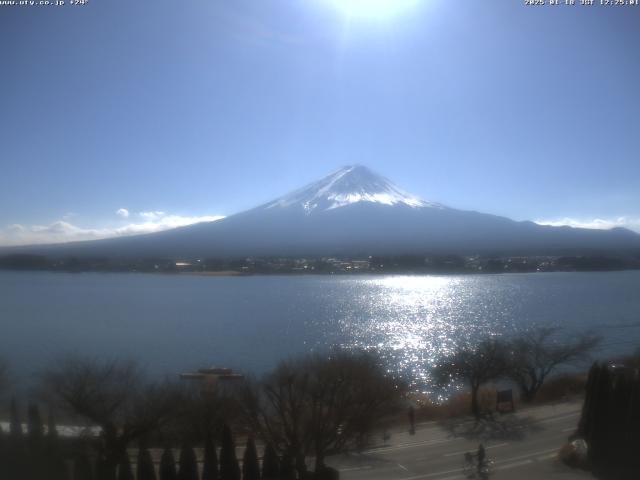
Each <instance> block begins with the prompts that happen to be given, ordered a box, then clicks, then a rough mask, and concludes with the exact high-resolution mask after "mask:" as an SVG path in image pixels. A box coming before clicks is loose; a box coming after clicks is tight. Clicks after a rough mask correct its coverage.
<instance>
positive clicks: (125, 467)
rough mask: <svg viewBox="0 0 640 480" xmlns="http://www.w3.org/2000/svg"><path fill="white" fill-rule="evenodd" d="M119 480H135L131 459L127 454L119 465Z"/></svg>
mask: <svg viewBox="0 0 640 480" xmlns="http://www.w3.org/2000/svg"><path fill="white" fill-rule="evenodd" d="M118 480H134V478H133V470H132V469H131V459H130V458H129V454H128V453H127V452H125V453H124V455H123V456H122V460H120V463H119V465H118Z"/></svg>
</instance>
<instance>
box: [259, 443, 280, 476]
mask: <svg viewBox="0 0 640 480" xmlns="http://www.w3.org/2000/svg"><path fill="white" fill-rule="evenodd" d="M262 478H263V480H278V479H279V478H280V460H279V459H278V454H277V453H276V450H275V448H273V445H272V444H270V443H267V446H266V447H265V449H264V455H263V456H262Z"/></svg>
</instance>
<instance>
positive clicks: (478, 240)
mask: <svg viewBox="0 0 640 480" xmlns="http://www.w3.org/2000/svg"><path fill="white" fill-rule="evenodd" d="M20 250H24V251H29V252H32V253H42V254H46V255H76V256H101V257H104V256H106V257H129V258H133V257H135V258H143V257H170V258H186V257H188V258H196V257H199V258H206V257H238V256H328V255H345V256H349V255H374V254H393V255H400V254H427V255H428V254H504V255H543V254H544V255H546V254H548V255H555V254H558V255H565V254H579V253H589V254H597V253H614V252H615V253H621V252H625V253H626V252H632V251H640V235H638V234H635V233H633V232H631V231H629V230H625V229H613V230H588V229H577V228H569V227H549V226H541V225H537V224H535V223H532V222H516V221H513V220H510V219H508V218H504V217H498V216H495V215H489V214H484V213H478V212H472V211H462V210H456V209H453V208H449V207H446V206H444V205H441V204H438V203H434V202H428V201H425V200H422V199H420V198H417V197H415V196H413V195H410V194H408V193H406V192H404V191H403V190H401V189H400V188H398V187H397V186H395V185H394V184H393V183H391V182H390V181H389V180H387V179H386V178H383V177H380V176H378V175H376V174H375V173H373V172H371V171H370V170H368V169H367V168H365V167H362V166H349V167H345V168H342V169H340V170H338V171H337V172H334V173H332V174H330V175H328V176H326V177H324V178H322V179H320V180H318V181H317V182H314V183H312V184H310V185H307V186H306V187H303V188H301V189H299V190H296V191H294V192H292V193H290V194H288V195H285V196H283V197H280V198H278V199H275V200H273V201H271V202H268V203H266V204H264V205H260V206H258V207H256V208H254V209H252V210H248V211H245V212H242V213H238V214H236V215H232V216H229V217H227V218H225V219H223V220H218V221H216V222H210V223H200V224H196V225H191V226H188V227H182V228H176V229H174V230H169V231H165V232H160V233H154V234H149V235H140V236H136V237H123V238H115V239H108V240H98V241H92V242H78V243H73V244H63V245H55V246H47V247H31V248H28V249H20Z"/></svg>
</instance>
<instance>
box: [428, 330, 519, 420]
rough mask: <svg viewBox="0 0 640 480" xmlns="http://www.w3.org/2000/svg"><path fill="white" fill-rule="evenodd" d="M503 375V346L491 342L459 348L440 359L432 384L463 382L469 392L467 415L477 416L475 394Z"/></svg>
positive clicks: (505, 368) (476, 397) (478, 408)
mask: <svg viewBox="0 0 640 480" xmlns="http://www.w3.org/2000/svg"><path fill="white" fill-rule="evenodd" d="M506 372H507V348H506V345H505V344H504V343H503V342H501V341H499V340H495V339H488V340H484V341H482V342H480V343H479V344H478V345H477V346H476V347H468V346H466V347H460V348H459V349H458V350H456V351H455V352H453V353H452V354H451V355H448V356H445V357H443V358H442V359H441V360H440V362H439V363H438V365H437V366H436V367H435V368H434V370H433V376H434V378H435V380H436V382H437V383H438V384H439V385H441V386H446V385H449V384H450V383H452V382H456V381H462V382H465V383H466V384H467V385H468V386H469V388H470V389H471V413H472V414H473V415H474V416H475V417H476V418H478V417H480V413H481V412H480V407H479V405H478V391H479V390H480V387H481V386H482V385H483V384H485V383H487V382H489V381H492V380H496V379H498V378H500V377H502V376H504V375H505V374H506Z"/></svg>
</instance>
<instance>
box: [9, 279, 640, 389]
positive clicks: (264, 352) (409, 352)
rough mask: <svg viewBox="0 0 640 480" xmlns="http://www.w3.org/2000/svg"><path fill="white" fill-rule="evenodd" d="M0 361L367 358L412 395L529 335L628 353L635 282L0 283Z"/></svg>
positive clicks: (637, 343)
mask: <svg viewBox="0 0 640 480" xmlns="http://www.w3.org/2000/svg"><path fill="white" fill-rule="evenodd" d="M0 325H1V326H2V329H1V332H0V333H1V337H0V356H3V357H5V358H7V359H8V360H9V361H10V362H11V366H12V370H13V372H14V375H17V376H19V377H25V376H26V377H29V376H30V375H32V374H33V373H34V372H36V371H38V370H40V369H42V368H44V367H46V366H47V365H48V364H50V363H51V362H55V361H56V359H58V358H60V357H61V356H63V355H66V354H69V353H80V354H90V355H95V356H99V357H120V356H126V357H133V358H136V359H138V360H139V361H140V362H141V363H142V364H143V365H144V366H145V367H146V369H147V370H148V371H149V372H151V373H153V374H170V375H171V374H176V373H179V372H181V371H184V370H188V369H193V368H199V367H203V366H209V365H222V366H229V367H233V368H236V369H239V370H242V371H245V372H253V373H256V374H259V373H261V372H264V371H266V370H268V369H270V368H271V367H273V366H274V365H275V364H276V363H277V362H278V361H279V360H281V359H283V358H287V357H290V356H293V355H296V354H299V353H301V352H307V351H318V350H325V349H327V348H331V347H332V346H340V347H344V348H365V349H373V350H376V351H378V352H379V353H380V354H381V355H382V356H383V358H384V359H385V361H386V362H387V364H388V366H389V369H390V370H392V371H396V372H402V373H403V374H405V375H407V376H408V377H409V378H410V379H411V380H412V381H413V382H414V384H415V385H416V386H417V387H418V388H420V387H421V385H423V384H424V380H425V379H426V377H427V375H428V371H429V367H430V366H432V365H433V363H434V361H435V360H436V358H437V357H438V356H440V355H442V354H443V353H446V352H449V351H451V350H452V349H453V348H455V347H456V346H457V345H460V344H462V343H466V342H474V341H475V340H476V339H478V338H481V337H483V336H485V335H508V334H512V333H514V332H518V331H520V330H523V329H527V328H531V327H534V326H536V325H557V326H562V327H564V329H565V331H567V332H578V331H584V330H595V331H597V332H598V333H601V334H602V335H603V336H604V342H603V344H602V348H601V350H600V351H599V352H598V354H599V355H602V356H604V355H613V354H618V353H626V352H630V351H633V350H634V349H635V348H637V347H640V272H637V271H634V272H606V273H535V274H505V275H475V276H470V275H468V276H460V275H450V276H449V275H447V276H427V275H419V276H418V275H416V276H412V275H398V276H369V275H367V276H364V275H357V276H329V275H326V276H251V277H207V276H195V275H184V274H180V275H151V274H135V273H114V274H105V273H83V274H67V273H49V272H7V271H4V272H0Z"/></svg>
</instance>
